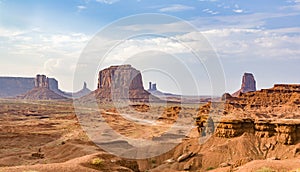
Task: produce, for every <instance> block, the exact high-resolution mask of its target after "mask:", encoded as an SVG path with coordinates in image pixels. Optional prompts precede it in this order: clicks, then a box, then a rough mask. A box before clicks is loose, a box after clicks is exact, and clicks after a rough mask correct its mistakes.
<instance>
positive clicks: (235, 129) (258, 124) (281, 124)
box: [215, 118, 300, 145]
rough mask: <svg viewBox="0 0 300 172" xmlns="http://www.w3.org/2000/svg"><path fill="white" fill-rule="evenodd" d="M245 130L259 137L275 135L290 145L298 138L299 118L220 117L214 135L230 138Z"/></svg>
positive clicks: (299, 136) (299, 130) (278, 140)
mask: <svg viewBox="0 0 300 172" xmlns="http://www.w3.org/2000/svg"><path fill="white" fill-rule="evenodd" d="M245 132H247V133H252V134H255V136H257V137H259V138H270V137H275V139H276V141H277V142H278V143H281V144H288V145H291V144H294V143H295V142H296V141H299V140H300V135H299V132H300V120H299V119H294V120H270V119H257V120H254V119H250V118H244V119H232V118H229V119H222V120H221V121H220V123H219V125H218V127H217V129H216V132H215V135H216V136H217V137H223V138H232V137H238V136H241V135H242V134H244V133H245Z"/></svg>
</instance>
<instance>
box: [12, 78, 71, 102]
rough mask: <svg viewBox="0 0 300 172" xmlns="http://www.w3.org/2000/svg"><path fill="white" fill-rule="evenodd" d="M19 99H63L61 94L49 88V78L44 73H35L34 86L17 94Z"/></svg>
mask: <svg viewBox="0 0 300 172" xmlns="http://www.w3.org/2000/svg"><path fill="white" fill-rule="evenodd" d="M17 98H19V99H30V100H65V99H67V98H66V97H64V96H61V95H59V94H57V93H55V92H54V91H52V90H50V87H49V78H48V77H46V76H45V75H37V76H36V78H35V80H34V88H33V89H31V90H30V91H28V92H26V93H25V94H24V95H20V96H17Z"/></svg>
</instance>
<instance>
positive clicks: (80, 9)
mask: <svg viewBox="0 0 300 172" xmlns="http://www.w3.org/2000/svg"><path fill="white" fill-rule="evenodd" d="M85 9H87V7H86V6H84V5H78V6H77V10H78V11H79V12H80V11H82V10H85Z"/></svg>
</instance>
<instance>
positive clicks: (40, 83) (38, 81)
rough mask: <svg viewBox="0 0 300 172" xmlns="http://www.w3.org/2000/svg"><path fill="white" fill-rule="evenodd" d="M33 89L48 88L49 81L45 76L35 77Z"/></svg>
mask: <svg viewBox="0 0 300 172" xmlns="http://www.w3.org/2000/svg"><path fill="white" fill-rule="evenodd" d="M34 87H36V88H49V79H48V77H46V76H45V75H39V74H38V75H36V77H35V79H34Z"/></svg>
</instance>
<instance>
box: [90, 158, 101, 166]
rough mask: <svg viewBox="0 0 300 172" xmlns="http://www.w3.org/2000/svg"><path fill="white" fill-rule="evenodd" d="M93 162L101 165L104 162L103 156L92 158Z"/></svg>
mask: <svg viewBox="0 0 300 172" xmlns="http://www.w3.org/2000/svg"><path fill="white" fill-rule="evenodd" d="M91 164H92V165H97V166H101V165H103V164H104V160H103V159H101V158H94V159H92V161H91Z"/></svg>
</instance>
